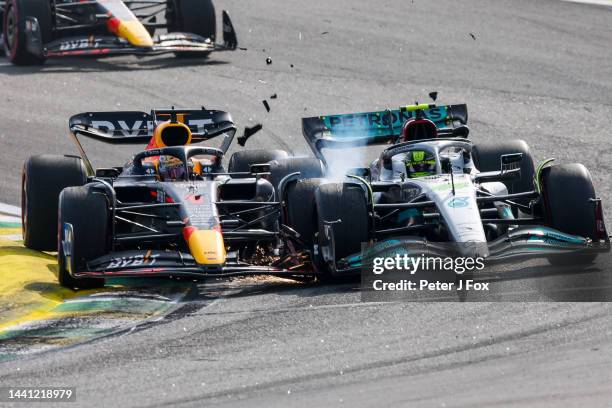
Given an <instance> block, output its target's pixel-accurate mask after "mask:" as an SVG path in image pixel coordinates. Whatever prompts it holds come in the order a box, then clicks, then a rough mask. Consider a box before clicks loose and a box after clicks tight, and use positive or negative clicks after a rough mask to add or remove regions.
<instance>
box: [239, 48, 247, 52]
mask: <svg viewBox="0 0 612 408" xmlns="http://www.w3.org/2000/svg"><path fill="white" fill-rule="evenodd" d="M238 49H239V50H240V51H247V50H248V48H246V47H238Z"/></svg>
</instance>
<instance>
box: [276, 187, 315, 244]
mask: <svg viewBox="0 0 612 408" xmlns="http://www.w3.org/2000/svg"><path fill="white" fill-rule="evenodd" d="M323 182H324V180H323V179H321V178H309V179H305V180H297V181H293V182H291V183H289V185H288V186H287V189H286V194H285V202H286V204H287V205H286V207H285V224H286V225H288V226H290V227H291V228H292V229H293V230H295V231H296V232H297V233H298V234H300V239H301V240H302V241H303V242H304V243H305V244H307V245H308V246H309V247H310V246H312V245H313V244H314V242H315V232H317V230H318V228H317V211H316V204H315V192H316V190H317V188H319V186H320V185H321V184H323Z"/></svg>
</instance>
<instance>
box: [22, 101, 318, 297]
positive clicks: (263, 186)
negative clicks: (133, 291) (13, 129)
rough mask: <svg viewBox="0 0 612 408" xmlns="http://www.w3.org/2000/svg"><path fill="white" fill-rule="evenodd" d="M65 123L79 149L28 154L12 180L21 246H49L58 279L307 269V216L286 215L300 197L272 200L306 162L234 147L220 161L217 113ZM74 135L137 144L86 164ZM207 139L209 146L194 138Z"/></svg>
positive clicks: (310, 163)
mask: <svg viewBox="0 0 612 408" xmlns="http://www.w3.org/2000/svg"><path fill="white" fill-rule="evenodd" d="M69 128H70V135H71V137H72V138H73V140H74V142H75V143H76V146H77V149H78V150H79V153H80V157H77V156H54V155H41V156H33V157H30V158H29V159H28V160H27V161H26V163H25V165H24V169H23V181H22V187H23V188H22V216H23V220H22V224H23V238H24V244H25V246H26V247H28V248H31V249H35V250H40V251H54V250H57V257H58V263H59V282H60V284H62V285H63V286H66V287H71V288H90V287H95V286H100V285H104V278H106V277H116V276H121V277H143V276H147V277H152V276H175V277H188V278H205V277H220V276H223V277H225V276H232V275H237V274H239V275H248V274H267V275H281V276H304V275H313V274H316V271H315V270H314V269H313V267H312V266H311V261H310V259H311V257H310V253H309V249H308V248H310V245H309V243H308V242H307V241H305V240H304V239H303V237H308V235H309V233H308V231H310V230H311V228H310V225H309V224H308V223H303V222H301V223H300V222H298V223H294V222H293V221H291V220H289V219H288V215H287V214H288V213H291V214H300V213H302V212H304V211H306V210H307V209H308V205H309V204H310V201H307V200H306V201H305V200H300V199H299V198H301V197H297V196H295V194H293V195H291V198H290V199H289V200H286V199H281V198H282V197H286V194H285V192H286V186H287V183H288V180H289V179H290V178H295V177H296V176H297V175H301V177H303V178H309V179H312V178H315V179H316V178H318V177H321V176H322V174H323V168H322V165H321V162H320V161H319V160H318V159H315V158H306V157H290V156H289V155H288V154H287V153H286V152H284V151H280V150H267V151H263V150H244V151H239V152H236V153H234V154H233V155H232V157H231V158H230V160H229V163H228V168H227V169H226V168H225V164H224V162H223V160H224V155H225V153H226V152H227V150H228V148H229V147H230V145H231V143H232V140H233V138H234V135H235V132H236V127H235V126H234V124H233V122H232V119H231V116H230V115H229V114H228V113H226V112H222V111H215V110H207V109H204V108H202V109H201V110H174V109H171V110H154V111H152V112H151V113H150V114H149V113H144V112H91V113H82V114H78V115H75V116H73V117H72V118H70V121H69ZM79 136H85V137H89V138H93V139H97V140H100V141H103V142H107V143H113V144H125V143H137V144H139V143H148V145H147V148H146V149H145V150H143V151H142V152H140V153H138V154H136V155H135V156H133V157H132V159H130V160H129V161H128V162H127V164H125V165H124V166H120V167H113V168H98V169H94V167H93V165H92V163H91V162H90V160H89V159H88V157H87V155H86V153H85V151H84V149H83V146H82V144H81V142H80V139H79ZM213 139H215V140H216V141H219V143H218V147H211V146H203V145H201V144H200V143H202V142H209V143H213ZM209 143H207V144H209ZM199 144H200V145H199ZM293 184H295V183H293ZM300 221H303V220H302V219H301V218H300ZM308 221H309V222H310V220H308ZM304 225H307V226H308V228H309V229H308V230H306V231H305V230H303V228H304V227H303V226H304Z"/></svg>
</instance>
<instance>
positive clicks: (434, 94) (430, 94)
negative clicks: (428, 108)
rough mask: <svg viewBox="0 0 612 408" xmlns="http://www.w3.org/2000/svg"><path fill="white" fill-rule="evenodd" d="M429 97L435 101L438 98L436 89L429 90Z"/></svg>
mask: <svg viewBox="0 0 612 408" xmlns="http://www.w3.org/2000/svg"><path fill="white" fill-rule="evenodd" d="M429 97H430V98H431V99H432V100H433V101H434V102H435V101H436V99H438V93H437V92H436V91H433V92H430V93H429Z"/></svg>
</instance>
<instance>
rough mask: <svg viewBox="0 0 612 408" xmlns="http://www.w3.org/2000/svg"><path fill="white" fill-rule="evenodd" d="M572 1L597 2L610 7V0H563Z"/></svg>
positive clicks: (611, 3)
mask: <svg viewBox="0 0 612 408" xmlns="http://www.w3.org/2000/svg"><path fill="white" fill-rule="evenodd" d="M565 1H569V2H572V3H584V4H597V5H599V6H610V7H612V0H565Z"/></svg>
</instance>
